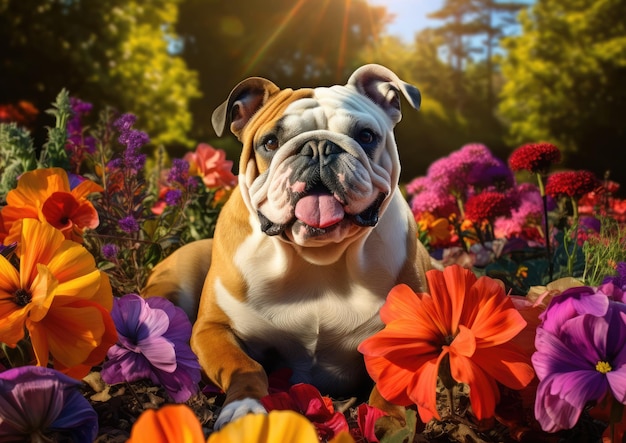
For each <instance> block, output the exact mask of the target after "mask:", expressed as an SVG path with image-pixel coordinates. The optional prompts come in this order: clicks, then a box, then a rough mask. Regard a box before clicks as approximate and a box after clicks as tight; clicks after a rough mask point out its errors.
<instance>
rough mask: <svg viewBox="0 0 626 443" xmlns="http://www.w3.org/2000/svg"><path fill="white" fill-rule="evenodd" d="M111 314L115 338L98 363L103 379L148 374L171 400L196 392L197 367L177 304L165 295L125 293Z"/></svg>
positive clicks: (118, 380)
mask: <svg viewBox="0 0 626 443" xmlns="http://www.w3.org/2000/svg"><path fill="white" fill-rule="evenodd" d="M111 317H112V318H113V321H114V322H115V326H116V329H117V333H118V337H119V341H118V343H117V344H116V345H114V346H112V347H111V348H110V349H109V352H108V354H107V360H106V361H105V362H104V364H103V367H102V378H103V380H104V381H105V382H107V383H110V384H114V383H121V382H132V381H136V380H140V379H143V378H149V379H150V380H152V382H153V383H155V384H159V385H161V386H163V388H164V389H165V390H166V391H167V392H168V393H169V395H170V396H171V397H172V399H173V400H174V401H176V402H184V401H187V400H188V399H189V398H190V397H191V396H192V395H194V394H195V393H196V391H197V389H198V383H199V381H200V365H199V363H198V359H197V357H196V355H195V354H194V353H193V352H192V351H191V348H190V347H189V338H190V337H191V322H190V321H189V318H188V317H187V315H186V314H185V313H184V311H183V310H182V309H181V308H179V307H176V306H174V305H173V304H172V303H171V302H170V301H169V300H167V299H165V298H161V297H151V298H148V299H143V298H141V297H140V296H138V295H136V294H127V295H125V296H124V297H121V298H119V299H116V300H115V302H114V305H113V310H112V311H111Z"/></svg>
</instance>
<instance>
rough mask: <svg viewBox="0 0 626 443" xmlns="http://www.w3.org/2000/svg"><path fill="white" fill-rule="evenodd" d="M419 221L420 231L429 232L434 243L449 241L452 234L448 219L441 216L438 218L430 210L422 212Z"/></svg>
mask: <svg viewBox="0 0 626 443" xmlns="http://www.w3.org/2000/svg"><path fill="white" fill-rule="evenodd" d="M417 223H418V225H419V230H420V231H427V232H428V237H429V238H430V239H431V242H432V243H433V244H437V243H441V242H447V241H448V240H450V237H451V236H452V234H451V233H450V223H449V222H448V220H447V219H445V218H441V217H440V218H437V219H436V218H435V216H434V215H433V214H431V213H430V212H424V213H422V215H421V217H420V218H419V220H417Z"/></svg>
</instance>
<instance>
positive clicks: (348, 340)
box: [144, 65, 430, 427]
mask: <svg viewBox="0 0 626 443" xmlns="http://www.w3.org/2000/svg"><path fill="white" fill-rule="evenodd" d="M401 102H407V103H408V104H409V105H410V106H411V107H412V108H415V109H418V108H419V105H420V93H419V91H418V90H417V89H416V88H415V87H414V86H412V85H409V84H407V83H405V82H404V81H402V80H400V79H399V78H398V77H397V76H396V75H395V74H394V73H393V72H391V71H390V70H389V69H387V68H385V67H383V66H380V65H366V66H363V67H361V68H359V69H357V70H356V71H355V72H354V73H353V74H352V76H351V77H350V78H349V80H348V82H347V83H346V84H345V85H335V86H332V87H318V88H310V89H298V90H292V89H280V88H279V87H278V86H276V85H275V84H274V83H272V82H271V81H269V80H266V79H263V78H259V77H254V78H249V79H246V80H244V81H242V82H241V83H239V84H238V85H237V86H235V88H234V89H233V90H232V92H231V93H230V95H229V97H228V98H227V99H226V101H225V102H224V103H223V104H222V105H221V106H220V107H219V108H218V109H217V110H215V112H214V113H213V119H212V121H213V125H214V128H215V130H216V132H217V134H218V135H222V134H223V133H224V132H225V131H226V130H227V129H229V130H230V131H231V132H232V133H233V134H234V135H235V136H236V137H237V138H238V139H239V141H240V142H241V144H242V145H243V149H242V154H241V159H240V163H239V165H240V166H239V185H238V187H237V189H235V191H234V192H233V194H232V195H231V197H230V199H229V200H228V202H227V203H226V205H225V206H224V207H223V209H222V212H221V214H220V216H219V220H218V222H217V227H216V230H215V236H214V239H213V240H202V241H199V242H195V243H191V244H189V245H186V246H183V247H182V248H180V249H179V250H177V251H176V252H175V253H174V254H173V255H172V256H170V257H168V258H167V259H166V260H165V261H163V262H162V263H161V264H159V265H158V266H157V267H156V268H155V270H154V272H153V274H152V276H151V278H150V281H149V284H148V286H147V288H146V290H145V291H144V294H145V295H147V296H149V295H168V296H170V297H172V298H174V299H176V300H177V301H178V302H179V303H180V304H181V305H184V306H188V307H190V308H188V309H190V310H195V309H196V308H195V306H194V304H193V300H196V299H198V298H200V302H199V306H198V307H197V320H196V322H195V324H194V328H193V335H192V347H193V349H194V351H195V352H196V354H197V355H198V358H199V360H200V364H201V365H202V368H203V370H204V372H205V374H206V376H207V377H208V378H209V379H210V380H212V381H213V382H214V383H216V384H217V385H218V386H220V387H221V388H222V389H224V391H225V392H226V401H225V404H224V407H223V409H222V412H221V414H220V417H219V419H218V423H217V425H216V426H217V427H220V426H222V425H223V424H225V423H227V422H229V421H231V420H233V419H235V418H237V417H239V416H241V415H244V414H246V413H248V412H264V409H263V407H262V406H261V404H260V402H259V399H260V398H261V397H262V396H264V395H266V394H267V389H268V386H267V376H266V374H267V371H269V370H272V369H274V368H281V367H288V368H290V369H291V370H292V372H293V376H292V379H291V381H292V382H293V383H298V382H304V383H310V384H313V385H315V386H316V387H318V388H319V389H320V391H321V392H322V393H323V394H326V395H333V396H342V395H353V394H354V393H355V392H359V391H360V390H361V389H362V387H363V386H367V385H368V384H370V387H371V381H370V379H369V377H368V376H367V373H366V371H365V369H364V365H363V359H362V356H361V355H360V354H359V353H358V352H357V346H358V344H359V343H360V342H361V341H362V340H363V339H364V338H366V337H368V336H370V335H372V334H373V333H375V332H376V331H378V330H380V329H381V328H382V326H383V325H382V322H381V321H380V319H379V317H378V311H379V309H380V307H381V305H382V304H383V302H384V300H385V297H386V296H387V294H388V292H389V290H390V289H391V288H392V287H393V286H394V285H396V284H398V283H406V284H408V285H409V286H411V287H412V288H413V289H414V290H416V291H421V290H424V289H425V288H424V287H423V286H424V284H425V280H424V278H423V277H424V272H425V270H426V269H427V268H428V267H429V266H430V261H429V258H428V254H427V253H426V251H425V249H424V248H423V246H422V245H421V244H419V243H418V242H417V241H416V231H415V222H414V219H413V215H412V214H411V211H410V209H409V207H408V205H407V203H406V201H405V200H404V198H403V197H402V195H401V193H400V191H399V189H398V180H399V175H400V162H399V158H398V150H397V147H396V142H395V139H394V134H393V129H394V126H395V125H396V124H397V123H398V122H399V121H400V118H401V112H400V104H401ZM205 277H206V278H205ZM190 300H191V302H190ZM193 314H195V312H194V313H192V315H193ZM370 402H372V403H374V404H375V405H376V406H378V407H381V408H383V409H386V410H387V411H388V412H392V413H393V412H394V411H397V410H396V409H394V408H393V407H392V406H391V405H388V404H386V403H385V402H384V400H383V399H382V398H381V397H380V396H379V395H377V391H376V390H375V388H374V391H373V392H372V396H371V397H370Z"/></svg>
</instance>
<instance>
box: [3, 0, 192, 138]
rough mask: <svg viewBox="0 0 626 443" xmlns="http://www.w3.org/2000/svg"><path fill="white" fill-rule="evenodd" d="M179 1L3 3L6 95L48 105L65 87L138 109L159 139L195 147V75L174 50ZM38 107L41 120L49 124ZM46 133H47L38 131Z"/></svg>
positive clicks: (87, 97)
mask: <svg viewBox="0 0 626 443" xmlns="http://www.w3.org/2000/svg"><path fill="white" fill-rule="evenodd" d="M179 3H180V0H155V1H150V2H142V1H138V0H137V1H126V0H100V1H95V2H88V1H59V0H32V1H28V2H24V1H20V0H9V1H4V2H1V3H0V41H1V42H2V43H0V44H1V45H2V51H0V97H2V101H3V102H9V103H11V102H17V101H18V100H29V101H31V102H32V103H33V104H34V105H35V106H36V107H37V108H38V109H45V108H47V107H48V104H49V103H50V102H51V101H53V99H54V97H55V96H56V94H57V92H58V91H59V90H61V89H62V88H66V89H67V90H69V91H71V92H72V94H75V95H77V96H80V97H82V98H83V99H85V100H88V101H90V102H91V103H94V104H95V105H96V107H102V106H104V104H105V103H106V104H107V105H111V106H112V107H114V108H116V109H124V110H127V111H129V112H133V113H134V114H136V115H138V116H139V118H140V120H141V121H143V122H144V124H145V127H146V129H147V130H148V131H149V132H150V133H151V134H152V141H153V142H154V143H156V144H158V143H165V144H174V143H176V144H186V145H188V146H190V143H191V142H190V141H189V138H188V132H189V130H190V129H191V122H192V118H191V114H190V112H189V109H188V105H189V101H190V100H191V99H193V98H195V97H198V96H199V95H200V93H199V91H198V83H197V77H196V74H195V73H194V72H192V71H190V70H189V69H188V68H187V67H186V65H185V62H184V61H183V60H182V58H180V57H179V56H176V55H173V54H171V53H170V52H169V51H168V45H169V44H170V42H172V41H175V39H176V37H177V36H176V35H175V34H174V33H173V26H174V24H175V23H176V21H177V10H178V5H179ZM44 122H45V115H43V114H40V116H39V121H38V122H37V123H38V126H43V125H44V124H45V123H44ZM33 135H34V136H35V138H36V139H41V140H42V139H44V138H45V133H38V132H37V131H35V133H34V134H33Z"/></svg>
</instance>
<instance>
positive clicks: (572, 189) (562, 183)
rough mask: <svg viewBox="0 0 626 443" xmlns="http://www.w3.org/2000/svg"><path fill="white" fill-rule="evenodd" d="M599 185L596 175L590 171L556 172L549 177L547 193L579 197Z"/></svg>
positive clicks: (554, 195)
mask: <svg viewBox="0 0 626 443" xmlns="http://www.w3.org/2000/svg"><path fill="white" fill-rule="evenodd" d="M597 186H598V180H597V179H596V177H595V175H594V174H593V173H592V172H589V171H564V172H555V173H554V174H552V175H550V177H548V181H547V183H546V194H548V195H549V196H551V197H555V198H556V197H560V196H563V195H564V196H567V197H572V198H579V197H582V196H583V195H585V194H586V193H588V192H591V191H593V190H594V189H596V187H597Z"/></svg>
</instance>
